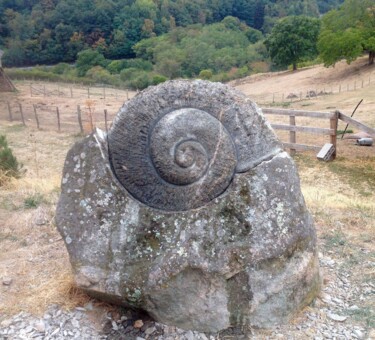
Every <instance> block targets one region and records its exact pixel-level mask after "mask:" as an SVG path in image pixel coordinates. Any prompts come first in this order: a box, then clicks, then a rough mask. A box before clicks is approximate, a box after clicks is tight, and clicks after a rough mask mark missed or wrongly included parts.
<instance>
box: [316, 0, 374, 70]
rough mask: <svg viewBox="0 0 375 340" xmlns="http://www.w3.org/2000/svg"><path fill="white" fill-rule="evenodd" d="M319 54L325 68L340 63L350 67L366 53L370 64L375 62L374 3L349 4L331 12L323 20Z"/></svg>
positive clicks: (357, 0)
mask: <svg viewBox="0 0 375 340" xmlns="http://www.w3.org/2000/svg"><path fill="white" fill-rule="evenodd" d="M322 21H323V22H322V31H321V33H320V36H319V40H318V50H319V53H320V57H321V58H322V60H323V61H324V64H325V66H327V67H328V66H331V65H335V63H336V62H337V61H339V60H341V59H346V61H347V62H348V64H350V63H351V62H352V61H353V60H355V59H356V58H358V57H359V56H361V55H362V54H363V53H364V52H367V53H368V55H369V64H373V63H374V59H375V2H374V0H346V1H345V2H344V4H343V5H342V6H341V7H340V8H339V9H338V10H332V11H330V12H328V13H327V14H326V15H325V16H324V17H323V19H322Z"/></svg>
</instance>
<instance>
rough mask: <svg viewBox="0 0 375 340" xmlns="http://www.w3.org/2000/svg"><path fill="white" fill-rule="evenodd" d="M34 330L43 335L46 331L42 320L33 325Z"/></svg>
mask: <svg viewBox="0 0 375 340" xmlns="http://www.w3.org/2000/svg"><path fill="white" fill-rule="evenodd" d="M34 329H35V330H37V331H38V332H40V333H44V332H45V331H46V325H45V323H44V321H43V320H39V321H37V322H36V323H35V324H34Z"/></svg>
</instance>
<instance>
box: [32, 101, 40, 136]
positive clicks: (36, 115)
mask: <svg viewBox="0 0 375 340" xmlns="http://www.w3.org/2000/svg"><path fill="white" fill-rule="evenodd" d="M33 108H34V115H35V120H36V126H37V128H38V130H39V118H38V114H37V112H36V105H35V104H33Z"/></svg>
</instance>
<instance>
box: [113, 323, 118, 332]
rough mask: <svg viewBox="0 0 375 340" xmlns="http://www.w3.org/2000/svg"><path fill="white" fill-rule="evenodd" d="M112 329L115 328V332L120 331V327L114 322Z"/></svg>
mask: <svg viewBox="0 0 375 340" xmlns="http://www.w3.org/2000/svg"><path fill="white" fill-rule="evenodd" d="M112 328H113V329H114V330H115V331H118V326H117V323H116V321H112Z"/></svg>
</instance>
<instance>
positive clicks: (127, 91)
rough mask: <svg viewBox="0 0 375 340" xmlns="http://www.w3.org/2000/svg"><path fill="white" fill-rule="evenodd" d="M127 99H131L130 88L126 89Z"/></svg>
mask: <svg viewBox="0 0 375 340" xmlns="http://www.w3.org/2000/svg"><path fill="white" fill-rule="evenodd" d="M126 100H129V89H126Z"/></svg>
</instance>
